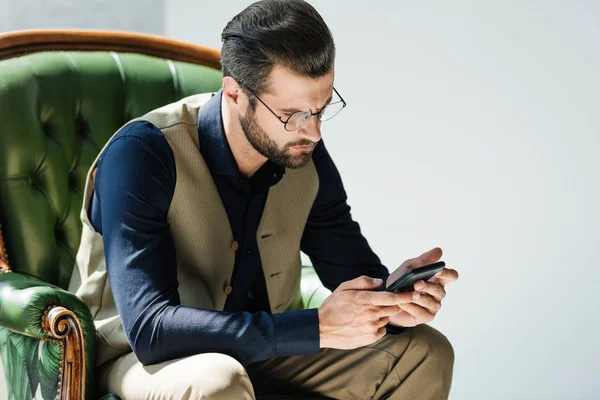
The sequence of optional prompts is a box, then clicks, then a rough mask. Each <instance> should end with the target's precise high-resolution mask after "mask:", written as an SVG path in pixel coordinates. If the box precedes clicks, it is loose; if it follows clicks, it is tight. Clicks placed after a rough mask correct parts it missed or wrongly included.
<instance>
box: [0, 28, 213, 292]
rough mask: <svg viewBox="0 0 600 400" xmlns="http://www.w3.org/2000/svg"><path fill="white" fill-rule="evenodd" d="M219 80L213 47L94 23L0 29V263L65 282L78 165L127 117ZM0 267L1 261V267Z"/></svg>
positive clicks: (83, 167)
mask: <svg viewBox="0 0 600 400" xmlns="http://www.w3.org/2000/svg"><path fill="white" fill-rule="evenodd" d="M220 87H221V72H220V70H219V52H218V51H216V50H212V49H207V48H203V47H200V46H194V45H190V44H185V43H181V42H176V41H172V40H168V39H164V38H160V37H157V36H150V35H141V34H131V33H122V32H97V31H28V32H27V31H23V32H15V33H9V34H4V35H1V34H0V226H1V228H2V234H3V237H4V245H5V248H6V253H4V252H3V249H2V247H3V246H2V235H1V234H0V269H1V268H3V267H2V266H3V261H2V260H3V259H4V258H6V254H7V255H8V260H9V261H10V268H11V269H12V270H14V271H17V272H20V273H27V274H30V275H33V276H35V277H38V278H40V279H42V280H44V281H46V282H50V283H53V284H56V285H58V286H61V287H62V288H65V289H66V288H67V286H68V283H69V279H70V277H71V272H72V269H73V265H74V262H75V255H76V252H77V249H78V247H79V241H80V235H81V224H80V220H79V212H80V209H81V205H82V195H83V188H84V184H85V178H86V174H87V171H88V169H89V167H90V165H91V163H92V162H93V161H94V159H95V158H96V156H97V154H98V152H99V151H100V149H101V148H102V147H103V146H104V144H105V143H106V141H107V140H108V139H109V138H110V137H111V136H112V135H113V134H114V133H115V131H116V130H117V129H119V127H121V126H122V125H123V124H124V123H126V122H127V121H129V120H130V119H132V118H135V117H138V116H141V115H143V114H144V113H146V112H148V111H150V110H152V109H154V108H157V107H160V106H162V105H165V104H168V103H170V102H174V101H177V100H179V99H181V98H183V97H186V96H189V95H192V94H196V93H203V92H213V91H217V90H218V89H219V88H220ZM4 268H6V267H4Z"/></svg>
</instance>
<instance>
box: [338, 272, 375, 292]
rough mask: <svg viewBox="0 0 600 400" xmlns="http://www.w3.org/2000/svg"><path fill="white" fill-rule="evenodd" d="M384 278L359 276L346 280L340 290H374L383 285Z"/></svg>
mask: <svg viewBox="0 0 600 400" xmlns="http://www.w3.org/2000/svg"><path fill="white" fill-rule="evenodd" d="M382 283H383V279H379V278H371V277H370V276H366V275H363V276H359V277H358V278H354V279H352V280H350V281H346V282H344V283H342V284H341V285H340V286H339V289H340V290H373V289H376V288H378V287H380V286H381V284H382Z"/></svg>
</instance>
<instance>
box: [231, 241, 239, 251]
mask: <svg viewBox="0 0 600 400" xmlns="http://www.w3.org/2000/svg"><path fill="white" fill-rule="evenodd" d="M231 248H232V249H233V251H238V249H239V248H240V244H239V243H238V242H236V241H235V240H234V241H233V242H231Z"/></svg>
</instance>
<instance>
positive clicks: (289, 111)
mask: <svg viewBox="0 0 600 400" xmlns="http://www.w3.org/2000/svg"><path fill="white" fill-rule="evenodd" d="M331 100H333V93H332V94H331V96H329V99H327V101H326V102H325V105H324V106H323V107H321V108H319V111H321V110H322V109H324V108H325V107H326V106H327V105H328V104H329V103H331ZM279 111H281V112H283V113H285V114H293V113H295V112H298V111H306V110H300V109H299V108H280V109H279Z"/></svg>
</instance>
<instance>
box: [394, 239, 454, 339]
mask: <svg viewBox="0 0 600 400" xmlns="http://www.w3.org/2000/svg"><path fill="white" fill-rule="evenodd" d="M441 257H442V249H440V248H439V247H436V248H434V249H431V250H429V251H428V252H426V253H423V254H421V256H419V257H416V258H411V259H410V260H406V261H404V262H403V263H402V265H401V266H400V267H398V269H397V270H396V271H394V272H393V273H392V274H391V275H390V276H389V277H388V280H387V285H389V284H391V283H392V282H394V281H395V280H396V279H398V278H399V277H401V276H402V275H403V274H404V273H406V272H408V271H409V270H411V269H415V268H418V267H422V266H424V265H428V264H432V263H434V262H437V261H439V259H440V258H441ZM457 279H458V272H456V271H455V270H453V269H449V268H444V269H443V270H442V271H440V272H438V273H437V274H436V275H435V276H434V277H433V278H431V279H429V280H428V281H417V282H415V285H414V288H415V290H416V291H417V292H420V294H421V296H420V298H419V299H418V300H416V301H413V302H411V303H407V304H398V307H399V308H400V310H401V311H400V312H398V313H397V314H394V315H392V316H390V324H391V325H395V326H401V327H412V326H417V325H420V324H424V323H427V322H430V321H432V320H433V319H434V318H435V316H436V314H437V313H438V311H439V310H440V308H441V307H442V299H443V298H444V297H446V290H445V288H444V287H445V285H446V284H448V283H451V282H454V281H456V280H457ZM410 293H414V292H410Z"/></svg>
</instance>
